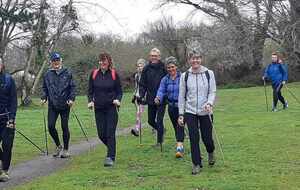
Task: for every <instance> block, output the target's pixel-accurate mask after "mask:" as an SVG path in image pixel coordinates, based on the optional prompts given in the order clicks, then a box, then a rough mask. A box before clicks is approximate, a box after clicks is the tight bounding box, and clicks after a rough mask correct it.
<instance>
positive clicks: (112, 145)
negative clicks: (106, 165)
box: [95, 105, 118, 160]
mask: <svg viewBox="0 0 300 190" xmlns="http://www.w3.org/2000/svg"><path fill="white" fill-rule="evenodd" d="M95 117H96V125H97V132H98V137H99V139H100V140H101V141H102V142H103V144H104V145H105V146H106V147H107V157H110V158H111V159H112V160H115V157H116V129H117V124H118V113H117V108H116V107H115V106H113V105H112V106H109V107H107V108H105V109H97V108H96V109H95Z"/></svg>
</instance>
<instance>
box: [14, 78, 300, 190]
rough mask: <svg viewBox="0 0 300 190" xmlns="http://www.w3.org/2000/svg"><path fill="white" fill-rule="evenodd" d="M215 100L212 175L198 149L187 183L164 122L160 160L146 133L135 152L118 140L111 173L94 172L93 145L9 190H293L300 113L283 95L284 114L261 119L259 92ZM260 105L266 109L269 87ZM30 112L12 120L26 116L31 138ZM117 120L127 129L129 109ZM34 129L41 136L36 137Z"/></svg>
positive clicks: (298, 176) (186, 165)
mask: <svg viewBox="0 0 300 190" xmlns="http://www.w3.org/2000/svg"><path fill="white" fill-rule="evenodd" d="M299 87H300V84H299V83H294V84H289V88H290V89H291V90H292V91H293V92H294V93H295V94H300V88H299ZM217 94H218V100H217V106H216V107H215V113H214V115H215V124H214V126H215V128H216V131H217V133H218V137H219V139H220V141H221V144H222V148H223V152H224V155H225V164H224V163H223V162H222V158H221V154H220V149H219V147H218V146H217V144H216V148H217V149H216V153H217V157H218V162H217V164H216V165H215V167H213V168H209V167H208V166H207V159H206V157H207V155H206V153H204V152H205V151H203V150H204V147H203V146H202V147H201V148H202V152H203V153H204V170H203V172H202V173H201V174H200V175H198V176H192V175H191V174H190V173H191V159H190V154H189V153H190V152H189V145H188V143H189V142H188V141H186V143H185V147H186V155H185V158H184V159H183V160H176V159H175V158H174V143H175V142H174V132H173V129H172V127H171V125H170V122H169V120H168V119H167V118H168V117H166V127H167V136H166V140H165V141H166V142H165V145H164V150H165V151H164V153H163V154H161V153H160V152H159V150H158V149H154V148H151V146H150V145H151V144H153V143H154V142H155V138H154V137H153V135H152V134H151V130H150V129H149V128H146V129H145V134H144V136H143V146H139V145H138V138H135V137H132V136H122V137H118V139H117V140H118V146H117V162H116V165H115V167H114V168H104V167H103V166H102V161H103V159H104V156H105V148H104V146H103V145H100V146H99V147H98V148H96V149H95V150H91V151H89V152H88V153H86V154H83V155H81V156H77V157H73V158H72V162H71V164H70V165H68V166H67V167H66V168H64V169H62V170H61V171H58V172H57V173H55V174H51V175H50V176H47V177H42V178H39V179H36V180H34V181H33V182H31V183H29V184H26V185H23V186H19V187H16V188H15V189H43V190H45V189H64V190H68V189H88V190H92V189H103V190H108V189H118V190H119V189H130V190H132V189H136V190H140V189H145V190H146V189H147V190H159V189H170V190H171V189H172V190H173V189H190V190H241V189H246V190H252V189H253V190H254V189H260V190H265V189H272V190H277V189H278V190H281V189H289V190H296V189H300V160H299V158H300V141H299V139H300V117H299V113H300V111H299V110H300V105H299V104H297V102H296V101H295V100H294V99H293V98H292V97H291V96H290V94H288V93H287V91H286V90H285V89H283V94H284V96H285V97H286V98H287V99H288V101H289V106H290V107H289V108H288V109H287V110H284V111H279V112H276V113H272V112H266V105H265V96H264V89H263V87H253V88H244V89H227V90H219V91H218V93H217ZM129 98H130V97H129V94H126V98H125V99H126V100H125V102H129ZM268 98H269V102H271V88H270V87H268ZM79 104H80V105H78V107H77V110H78V114H79V115H80V117H81V118H82V119H83V120H84V121H86V123H88V122H89V118H90V116H89V112H88V111H86V109H85V106H86V105H85V102H84V101H83V100H82V101H81V100H80V101H79ZM123 104H124V102H123ZM280 106H281V105H280ZM34 110H35V109H30V110H26V111H25V110H24V111H20V113H19V115H20V117H21V116H23V117H25V115H32V120H34V121H35V122H34V123H35V124H34V125H36V127H35V126H33V125H30V124H27V125H26V126H32V128H31V130H32V131H39V130H42V127H41V126H39V125H41V124H39V125H38V122H40V123H42V119H39V120H37V119H36V118H37V116H38V115H41V113H38V111H34ZM24 112H27V114H25V113H24ZM34 114H35V117H34ZM120 115H121V116H120V117H121V118H120V123H119V125H120V127H127V126H129V125H130V123H134V107H133V106H132V105H130V104H129V103H127V104H126V103H125V104H124V105H123V107H122V108H121V111H120ZM20 120H21V119H20V118H19V119H18V122H21V121H20ZM144 121H145V119H144ZM23 122H25V121H23ZM27 122H28V123H29V122H30V119H28V120H27ZM20 127H21V125H20ZM38 127H39V128H41V129H39V130H38V129H37V128H38ZM72 129H73V128H72ZM73 130H74V132H73V133H74V137H75V140H76V139H79V137H80V131H79V130H78V129H77V127H75V126H74V129H73ZM93 130H94V129H93ZM93 130H92V129H90V130H89V133H90V134H92V132H94V131H93ZM28 131H29V129H28ZM36 133H37V134H42V132H36ZM94 134H95V132H94ZM36 136H38V135H36ZM17 140H18V139H17ZM18 144H20V142H18V141H16V143H15V145H17V146H21V145H18ZM22 146H25V145H22ZM26 149H27V150H28V149H31V148H29V147H27V148H26ZM15 150H20V149H17V148H16V149H15ZM23 153H24V152H23ZM18 156H21V155H20V153H19V154H16V153H15V154H14V157H18ZM21 159H24V158H21Z"/></svg>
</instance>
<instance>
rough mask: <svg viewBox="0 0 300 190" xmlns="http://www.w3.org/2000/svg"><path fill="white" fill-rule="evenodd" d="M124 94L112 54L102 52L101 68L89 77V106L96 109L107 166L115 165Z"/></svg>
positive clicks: (98, 128)
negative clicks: (117, 132) (114, 67)
mask: <svg viewBox="0 0 300 190" xmlns="http://www.w3.org/2000/svg"><path fill="white" fill-rule="evenodd" d="M122 94H123V93H122V87H121V82H120V78H119V76H118V75H117V73H116V71H115V70H114V69H113V68H112V58H111V56H110V54H108V53H101V54H100V55H99V69H95V70H93V71H92V73H91V75H90V77H89V86H88V102H89V103H88V108H90V109H93V108H94V110H95V117H96V125H97V131H98V137H99V139H100V140H101V141H102V142H103V144H104V145H105V146H106V147H107V155H106V158H105V160H104V166H105V167H109V166H113V165H114V161H115V159H116V128H117V123H118V109H119V106H120V102H121V99H122Z"/></svg>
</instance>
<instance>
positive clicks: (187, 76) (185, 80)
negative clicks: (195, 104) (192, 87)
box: [184, 71, 189, 101]
mask: <svg viewBox="0 0 300 190" xmlns="http://www.w3.org/2000/svg"><path fill="white" fill-rule="evenodd" d="M188 78H189V71H186V72H185V75H184V82H185V95H184V99H185V101H186V95H187V91H188V87H187V80H188Z"/></svg>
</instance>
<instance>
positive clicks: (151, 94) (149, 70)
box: [139, 62, 167, 105]
mask: <svg viewBox="0 0 300 190" xmlns="http://www.w3.org/2000/svg"><path fill="white" fill-rule="evenodd" d="M166 74H167V71H166V68H165V65H164V63H163V62H159V63H156V64H153V63H149V64H147V65H146V66H145V67H144V69H143V71H142V75H141V80H140V89H139V93H140V97H141V98H143V97H144V96H145V94H146V93H147V96H146V102H147V104H149V105H154V98H155V97H156V92H157V90H158V88H159V85H160V81H161V79H162V78H163V77H164V76H165V75H166Z"/></svg>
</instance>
